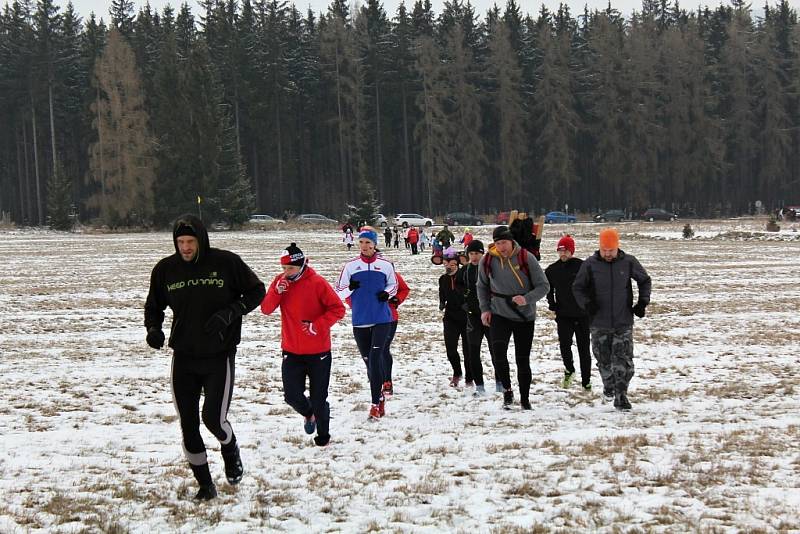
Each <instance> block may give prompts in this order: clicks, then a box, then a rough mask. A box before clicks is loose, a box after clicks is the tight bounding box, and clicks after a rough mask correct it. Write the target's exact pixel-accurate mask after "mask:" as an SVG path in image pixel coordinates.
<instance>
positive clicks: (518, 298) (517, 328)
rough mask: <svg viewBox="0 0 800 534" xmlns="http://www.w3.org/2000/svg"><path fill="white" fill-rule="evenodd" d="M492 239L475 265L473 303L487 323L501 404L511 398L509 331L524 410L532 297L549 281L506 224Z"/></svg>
mask: <svg viewBox="0 0 800 534" xmlns="http://www.w3.org/2000/svg"><path fill="white" fill-rule="evenodd" d="M492 240H493V241H494V243H493V244H492V245H490V246H489V251H488V253H487V254H486V255H485V256H484V257H483V258H481V262H480V265H479V268H478V283H477V286H476V287H477V291H478V302H479V304H480V308H481V322H482V323H483V324H484V325H486V326H488V327H489V339H490V340H491V343H492V347H493V349H494V356H495V363H496V368H495V372H496V373H497V377H498V379H499V380H500V382H501V383H502V384H503V390H504V391H503V407H504V408H506V409H510V407H511V404H512V403H513V402H514V391H513V390H512V389H511V371H510V369H509V365H508V342H509V340H510V339H511V336H512V334H513V336H514V347H515V351H514V352H515V356H516V360H517V379H518V380H519V396H520V404H521V405H522V409H523V410H530V409H531V403H530V389H531V364H530V358H531V344H532V343H533V327H534V322H535V321H536V301H538V300H539V299H541V298H542V297H544V296H545V295H547V292H548V291H550V284H549V283H548V282H547V277H546V276H545V275H544V272H543V271H542V268H541V267H540V266H539V262H538V261H536V258H535V257H534V256H533V254H531V253H529V252H528V251H526V250H524V249H521V248H520V246H519V245H518V244H517V243H516V242H515V241H514V236H513V235H512V234H511V232H510V231H509V229H508V227H507V226H498V227H497V228H495V229H494V232H493V233H492Z"/></svg>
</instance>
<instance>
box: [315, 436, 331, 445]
mask: <svg viewBox="0 0 800 534" xmlns="http://www.w3.org/2000/svg"><path fill="white" fill-rule="evenodd" d="M330 442H331V436H330V434H328V435H327V436H314V444H315V445H316V446H317V447H327V446H328V443H330Z"/></svg>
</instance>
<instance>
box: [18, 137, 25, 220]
mask: <svg viewBox="0 0 800 534" xmlns="http://www.w3.org/2000/svg"><path fill="white" fill-rule="evenodd" d="M22 131H23V136H24V132H25V123H24V122H23V123H22ZM23 139H24V137H23ZM23 143H24V141H22V140H20V134H19V131H17V182H19V219H18V220H19V221H20V222H22V221H24V220H25V176H26V174H27V173H26V174H23V172H22V170H23V169H24V167H25V163H23V160H22V155H23V148H24V146H25V145H24V144H23Z"/></svg>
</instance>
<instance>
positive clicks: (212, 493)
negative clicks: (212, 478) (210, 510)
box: [194, 484, 217, 501]
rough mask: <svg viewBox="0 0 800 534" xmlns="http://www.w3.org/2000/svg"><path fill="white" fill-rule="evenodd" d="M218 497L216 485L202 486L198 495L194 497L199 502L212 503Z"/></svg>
mask: <svg viewBox="0 0 800 534" xmlns="http://www.w3.org/2000/svg"><path fill="white" fill-rule="evenodd" d="M216 496H217V488H216V486H214V484H211V485H210V486H200V489H199V490H197V495H195V496H194V498H195V500H197V501H210V500H211V499H213V498H215V497H216Z"/></svg>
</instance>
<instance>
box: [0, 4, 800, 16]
mask: <svg viewBox="0 0 800 534" xmlns="http://www.w3.org/2000/svg"><path fill="white" fill-rule="evenodd" d="M0 1H2V3H3V4H5V1H3V0H0ZM6 1H8V0H6ZM414 1H415V0H406V6H407V7H408V8H409V10H410V9H411V6H413V4H414ZM56 3H57V4H58V5H60V6H61V7H62V8H63V7H64V6H66V3H67V0H56ZM72 3H73V4H74V5H75V9H76V10H77V11H78V13H79V14H80V15H81V16H82V17H84V18H86V17H87V16H88V15H89V13H91V12H92V11H94V12H95V14H96V15H97V16H98V17H102V18H103V19H104V20H106V21H107V20H108V6H110V5H111V2H110V1H106V0H73V2H72ZM181 3H182V1H180V0H178V1H176V0H172V1H168V0H150V6H151V7H153V8H154V9H157V10H158V11H161V9H162V8H163V7H164V6H165V5H167V4H171V5H172V6H173V7H174V8H176V10H177V8H178V6H179V5H180V4H181ZM188 3H189V6H190V7H191V8H192V12H193V13H194V14H198V13H199V12H200V11H199V8H198V4H197V2H196V1H195V0H188ZM290 3H292V2H291V1H290ZM431 3H432V5H433V10H434V12H435V13H436V14H437V15H438V14H439V13H440V12H441V10H442V5H443V4H444V0H432V2H431ZM495 3H497V4H498V5H499V6H500V9H501V10H502V9H503V7H504V6H505V0H472V5H473V6H474V7H475V11H476V12H477V13H478V15H479V16H480V18H481V19H483V18H484V15H485V13H486V12H487V11H488V10H489V9H490V8H491V7H492V6H493V5H494V4H495ZM559 3H560V2H559V1H558V0H543V1H542V0H517V4H518V5H520V6H521V8H522V12H523V13H530V14H531V15H536V13H538V12H539V9H540V7H541V5H542V4H544V5H546V6H547V7H548V8H549V9H553V10H554V9H557V8H558V5H559ZM564 3H565V4H567V5H569V6H570V9H571V10H572V13H573V15H577V14H579V13H581V12H583V7H584V6H588V7H589V9H590V10H593V9H604V8H605V7H606V6H607V5H608V1H607V0H565V1H564ZM775 3H776V2H775V0H769V4H771V5H774V4H775ZM134 4H135V5H136V9H137V10H138V8H139V6H142V5H144V1H138V0H134ZM294 4H295V5H296V6H297V8H298V9H299V10H300V11H301V12H303V13H305V12H306V10H307V9H308V8H309V7H311V8H312V9H313V10H314V11H315V12H317V13H319V12H320V11H326V10H327V8H328V5H330V0H301V1H298V2H294ZM354 4H355V2H354V1H351V5H354ZM680 4H681V5H682V6H683V7H684V8H685V9H689V10H693V9H696V8H697V6H698V5H708V6H710V7H717V6H718V5H720V4H725V5H728V4H729V2H728V1H727V0H725V1H721V0H697V1H691V0H683V1H682V2H681V3H680ZM789 4H790V5H791V6H792V7H794V8H795V9H797V8H798V6H800V0H789ZM399 5H400V0H385V1H384V3H383V7H384V9H385V10H386V12H387V13H388V14H389V16H390V18H392V17H394V13H395V11H396V10H397V6H399ZM611 5H612V6H613V7H615V8H616V9H618V10H619V11H621V12H622V13H623V14H625V15H626V16H627V15H630V13H631V11H632V10H633V9H637V10H638V9H639V8H640V7H641V0H612V2H611ZM752 5H753V8H754V10H757V11H758V12H760V11H761V8H762V7H763V5H764V0H754V1H752Z"/></svg>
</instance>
